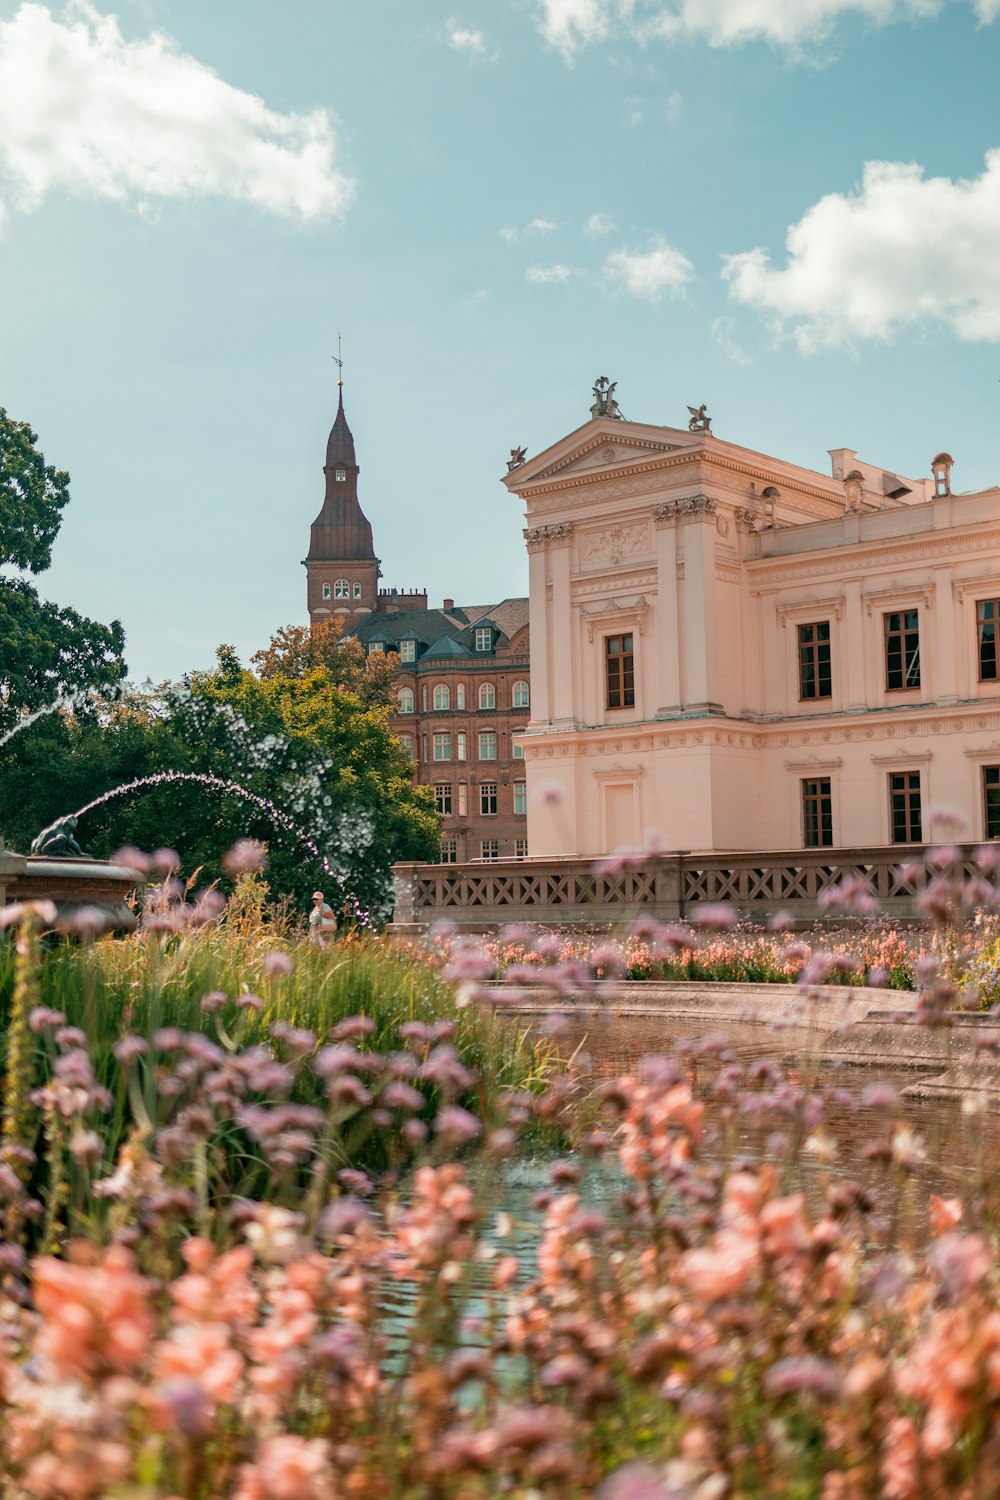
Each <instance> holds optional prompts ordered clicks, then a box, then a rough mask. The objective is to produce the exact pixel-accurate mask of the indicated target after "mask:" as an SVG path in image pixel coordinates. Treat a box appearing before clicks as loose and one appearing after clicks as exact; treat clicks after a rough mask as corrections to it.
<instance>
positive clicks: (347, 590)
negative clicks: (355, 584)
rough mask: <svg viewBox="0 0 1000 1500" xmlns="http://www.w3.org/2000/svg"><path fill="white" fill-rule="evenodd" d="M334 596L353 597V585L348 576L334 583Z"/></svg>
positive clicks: (337, 597)
mask: <svg viewBox="0 0 1000 1500" xmlns="http://www.w3.org/2000/svg"><path fill="white" fill-rule="evenodd" d="M333 597H334V598H335V599H349V598H350V597H351V585H350V584H349V583H348V581H347V579H346V578H338V579H337V581H336V583H335V584H334V585H333Z"/></svg>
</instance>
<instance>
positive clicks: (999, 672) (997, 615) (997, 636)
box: [976, 598, 1000, 682]
mask: <svg viewBox="0 0 1000 1500" xmlns="http://www.w3.org/2000/svg"><path fill="white" fill-rule="evenodd" d="M984 606H986V607H988V608H990V609H991V610H992V611H993V613H992V615H991V616H990V617H989V618H987V619H983V617H982V611H983V608H984ZM984 625H987V626H990V627H991V628H992V630H993V640H992V643H991V644H992V648H993V671H992V673H991V674H990V675H989V676H987V675H986V674H985V673H984V671H983V646H984V644H985V642H984V640H983V626H984ZM976 672H977V678H976V680H977V682H1000V599H989V598H987V599H977V600H976Z"/></svg>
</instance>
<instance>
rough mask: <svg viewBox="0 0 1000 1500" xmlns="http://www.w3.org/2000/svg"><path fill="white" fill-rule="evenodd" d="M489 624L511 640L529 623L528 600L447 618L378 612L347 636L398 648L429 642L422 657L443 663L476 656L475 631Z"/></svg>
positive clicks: (457, 611) (471, 608)
mask: <svg viewBox="0 0 1000 1500" xmlns="http://www.w3.org/2000/svg"><path fill="white" fill-rule="evenodd" d="M480 621H482V622H486V621H489V623H490V624H492V625H495V626H496V628H497V629H498V630H499V631H500V632H501V634H502V636H503V637H504V638H505V639H506V640H508V641H509V640H510V639H511V638H512V637H513V636H515V635H516V634H517V632H518V631H519V630H521V629H523V628H524V626H525V625H527V623H528V601H527V599H502V600H501V601H500V603H499V604H472V605H464V606H463V605H457V606H456V607H455V608H454V609H453V610H450V611H449V612H448V613H447V614H446V613H445V612H444V610H442V609H408V610H399V611H398V612H392V611H387V612H385V613H383V612H382V611H379V612H378V613H376V614H370V615H365V617H364V619H363V620H360V621H359V622H358V624H357V625H353V626H351V627H350V628H349V629H348V631H347V632H346V633H347V634H348V635H353V636H356V637H357V639H358V640H359V641H361V642H363V643H365V642H368V641H370V640H383V641H386V642H387V643H389V644H390V645H398V643H399V642H400V641H401V640H404V639H406V637H407V636H409V637H410V638H411V639H412V638H413V637H414V636H415V637H416V638H417V639H418V640H420V641H423V642H426V644H427V648H428V649H427V650H426V651H424V652H423V653H422V655H421V657H420V660H421V661H426V660H427V659H428V658H431V659H433V660H438V661H440V660H442V659H446V658H448V657H469V656H475V654H476V653H475V649H474V648H475V627H476V625H477V624H478V623H479V622H480Z"/></svg>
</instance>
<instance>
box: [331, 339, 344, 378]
mask: <svg viewBox="0 0 1000 1500" xmlns="http://www.w3.org/2000/svg"><path fill="white" fill-rule="evenodd" d="M330 358H331V359H332V360H333V362H334V364H335V365H336V366H337V375H338V379H337V384H338V385H343V383H344V361H343V360H342V359H341V357H340V334H339V333H338V334H337V352H336V354H331V355H330Z"/></svg>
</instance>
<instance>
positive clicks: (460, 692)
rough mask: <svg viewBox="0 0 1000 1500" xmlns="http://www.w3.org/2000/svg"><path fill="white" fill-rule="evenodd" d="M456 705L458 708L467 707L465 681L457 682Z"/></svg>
mask: <svg viewBox="0 0 1000 1500" xmlns="http://www.w3.org/2000/svg"><path fill="white" fill-rule="evenodd" d="M455 707H456V708H464V707H465V683H464V682H456V684H455Z"/></svg>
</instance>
